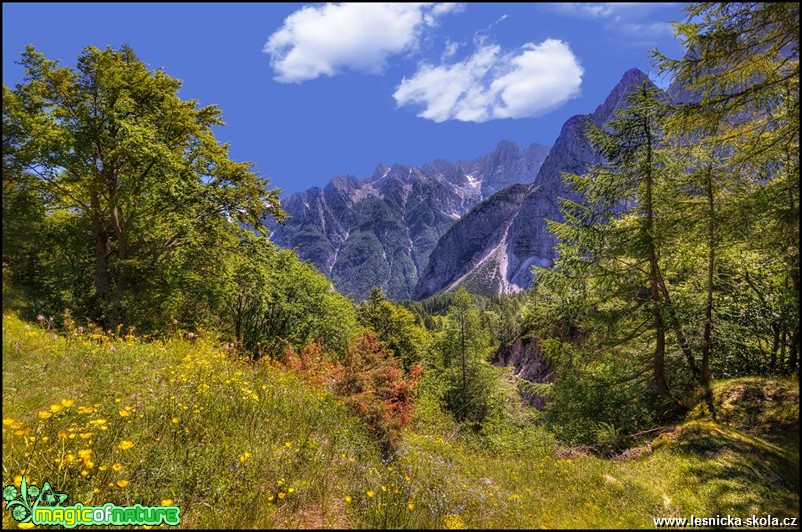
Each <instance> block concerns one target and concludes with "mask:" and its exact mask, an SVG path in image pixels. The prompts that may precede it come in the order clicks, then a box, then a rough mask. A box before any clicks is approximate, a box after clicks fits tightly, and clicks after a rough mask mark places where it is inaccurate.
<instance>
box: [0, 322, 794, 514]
mask: <svg viewBox="0 0 802 532" xmlns="http://www.w3.org/2000/svg"><path fill="white" fill-rule="evenodd" d="M187 336H188V335H187V334H186V333H185V332H184V331H175V334H174V337H173V338H170V339H165V340H159V341H151V342H147V341H144V340H142V339H140V338H136V337H134V336H132V335H128V336H122V337H120V336H110V335H107V334H101V333H99V332H92V333H89V332H87V333H86V334H84V333H83V332H81V333H80V334H76V335H75V336H66V337H65V336H61V335H56V334H54V333H53V332H50V331H46V330H45V327H40V326H37V325H33V324H26V323H24V322H22V321H20V320H19V319H17V318H15V317H13V316H4V318H3V355H4V356H3V376H4V379H3V405H4V413H3V457H4V458H3V465H4V470H5V471H4V474H3V483H4V485H7V484H10V483H13V482H15V477H17V478H16V482H17V483H19V478H18V476H19V475H22V474H25V475H26V476H27V480H28V482H29V483H36V484H41V483H43V482H44V481H49V482H50V483H52V484H53V486H54V489H57V490H58V491H60V492H63V493H67V494H68V495H69V501H70V502H71V503H74V502H75V501H82V502H83V503H85V504H95V503H97V504H101V503H104V502H109V501H111V502H115V503H117V504H126V503H129V502H132V501H136V502H139V503H141V504H153V505H157V506H158V505H161V504H168V503H170V504H175V505H178V506H179V507H180V508H181V522H182V526H183V527H235V528H254V527H255V528H274V527H286V528H320V527H338V528H339V527H371V528H463V527H470V528H509V527H512V528H538V527H546V528H572V527H576V528H651V527H653V526H654V522H653V521H652V518H660V517H666V518H670V517H687V516H689V515H691V514H693V515H695V516H711V517H712V516H715V515H717V514H720V515H726V514H731V515H733V516H741V517H746V516H751V515H752V514H755V515H758V516H763V515H765V514H771V515H772V516H781V517H785V516H798V514H797V512H798V504H799V485H798V480H797V474H798V469H799V449H798V443H797V440H796V435H797V434H798V432H795V431H794V429H791V430H790V431H789V430H788V429H789V427H796V430H797V431H798V408H799V405H798V393H794V392H795V391H796V388H797V387H798V385H797V383H796V382H789V381H782V380H774V381H766V384H765V385H762V387H761V389H766V390H773V392H772V393H771V394H769V396H770V397H771V398H773V399H775V400H776V403H774V404H773V406H772V408H774V410H772V412H774V413H773V414H772V413H767V414H766V416H768V417H765V416H764V418H761V419H764V420H766V419H769V418H771V419H774V417H777V416H776V412H777V411H780V410H781V411H782V412H784V414H783V416H784V417H783V419H782V423H777V424H771V423H761V424H760V425H759V426H755V425H752V424H751V423H750V422H748V420H750V419H753V417H746V418H742V419H741V418H739V419H741V421H740V423H737V424H732V425H729V424H722V425H718V424H714V423H712V422H710V421H708V420H704V419H702V420H699V419H695V420H691V421H689V422H688V423H687V424H684V425H680V426H679V427H677V428H676V429H675V430H674V431H673V432H671V433H669V434H664V435H662V436H659V437H658V438H657V439H656V440H655V441H654V443H652V444H648V445H645V446H641V448H640V450H639V451H638V452H625V453H622V454H620V455H618V456H616V457H614V458H612V459H607V458H600V457H594V456H592V455H590V454H588V453H587V452H580V451H578V450H571V449H567V448H561V447H559V446H558V444H557V442H556V441H555V440H554V438H553V437H552V436H550V435H549V433H547V432H545V430H544V429H542V428H541V427H539V426H537V425H536V424H534V423H532V421H534V417H536V416H537V415H538V414H537V413H536V411H534V410H532V409H530V408H528V407H524V406H522V405H520V404H518V403H517V402H512V403H509V404H508V407H507V412H506V414H505V416H506V422H505V423H504V424H503V425H499V426H493V427H488V428H487V429H486V430H485V431H484V436H481V437H478V436H472V435H470V434H469V433H461V432H460V431H458V430H457V426H456V425H455V424H454V422H453V420H451V419H450V417H448V416H446V415H444V414H443V413H442V412H440V410H439V408H438V407H437V405H436V404H434V403H432V401H431V400H429V399H428V398H427V397H426V396H425V395H423V396H420V397H419V398H418V407H417V410H416V413H415V416H414V419H413V423H412V425H411V426H410V428H409V429H408V430H407V431H406V433H405V434H404V440H403V443H402V445H401V447H400V448H399V451H398V454H397V456H396V458H395V459H394V460H392V461H382V459H381V456H380V454H379V452H378V449H377V448H376V447H374V445H373V444H372V443H371V440H370V438H369V436H368V432H367V430H366V427H364V426H363V425H361V424H360V422H359V421H358V420H357V419H355V418H354V417H352V416H350V415H349V414H348V413H347V412H346V410H345V408H344V407H343V405H342V404H341V403H340V401H339V400H338V399H337V398H335V397H334V396H333V395H332V394H331V393H330V392H328V391H327V390H325V389H324V388H322V387H320V386H316V385H310V384H309V383H307V382H305V381H304V380H302V379H300V378H299V377H298V376H297V375H295V374H294V373H293V372H290V371H288V370H283V369H281V368H280V367H274V365H271V364H265V363H259V364H255V365H254V364H249V363H244V362H241V361H237V360H235V359H234V358H233V356H232V355H231V354H229V353H227V352H226V350H225V349H221V348H218V347H216V346H215V344H214V342H213V341H212V340H211V339H205V338H192V339H186V338H187ZM181 337H183V338H184V339H182V338H181ZM56 368H58V371H56ZM498 378H499V379H500V382H506V381H507V380H508V379H509V378H510V377H509V375H508V373H506V372H503V371H499V373H498ZM45 380H46V381H47V386H36V385H35V384H36V383H41V382H43V381H45ZM758 381H759V380H753V381H752V382H753V384H754V383H756V382H758ZM739 386H740V387H743V386H742V383H740V382H734V383H733V384H727V383H719V385H718V386H717V390H718V392H717V397H718V398H719V399H720V400H721V401H724V402H727V401H728V399H727V398H728V397H730V396H731V395H732V393H734V392H732V390H734V389H740V388H739ZM727 390H730V391H729V392H728V391H727ZM508 391H509V392H510V393H513V392H512V389H511V388H509V387H508ZM759 404H761V403H756V402H751V403H750V405H752V406H755V407H756V406H757V405H759ZM731 407H732V408H738V406H737V404H734V406H733V405H732V403H731ZM750 408H751V407H750ZM772 416H774V417H772ZM789 416H790V417H789ZM730 417H732V415H731V416H730ZM735 417H737V416H735ZM758 417H759V416H758ZM791 418H793V419H791ZM728 419H729V418H728ZM744 420H746V421H747V422H746V424H744V422H745V421H744ZM752 429H755V430H752ZM649 449H653V450H649ZM3 525H4V528H6V527H14V526H16V522H15V521H14V520H12V519H11V517H10V515H8V514H6V515H4V516H3Z"/></svg>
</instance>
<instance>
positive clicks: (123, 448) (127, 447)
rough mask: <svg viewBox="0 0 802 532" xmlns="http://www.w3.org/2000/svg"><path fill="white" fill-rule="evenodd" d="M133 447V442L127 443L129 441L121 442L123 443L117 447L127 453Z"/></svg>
mask: <svg viewBox="0 0 802 532" xmlns="http://www.w3.org/2000/svg"><path fill="white" fill-rule="evenodd" d="M133 446H134V442H132V441H129V440H123V441H121V442H120V445H118V446H117V447H119V448H120V449H121V450H123V451H127V450H128V449H130V448H131V447H133Z"/></svg>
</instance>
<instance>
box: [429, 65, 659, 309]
mask: <svg viewBox="0 0 802 532" xmlns="http://www.w3.org/2000/svg"><path fill="white" fill-rule="evenodd" d="M646 82H648V83H651V80H649V78H648V76H647V75H646V74H644V73H643V72H642V71H640V70H638V69H630V70H627V71H626V72H625V73H624V75H623V76H622V77H621V80H620V81H619V82H618V83H617V84H616V86H615V87H614V88H613V89H612V91H611V92H610V94H609V95H608V96H607V98H606V99H605V100H604V102H602V103H601V104H600V105H599V106H597V107H596V109H595V110H594V111H593V113H590V114H585V115H574V116H572V117H570V118H569V119H568V120H566V121H565V123H564V124H563V127H562V129H561V131H560V135H559V136H558V137H557V140H556V141H555V142H554V145H553V146H552V149H551V150H550V151H549V155H548V156H547V157H546V159H545V161H544V162H543V165H542V166H541V167H540V170H539V171H538V175H537V177H536V178H535V181H534V182H535V183H536V185H537V186H536V187H534V188H533V189H532V190H531V191H530V192H529V193H528V194H526V195H525V196H524V197H521V198H520V204H519V205H518V207H517V209H515V211H514V212H510V211H509V209H508V208H507V207H505V206H504V205H501V204H500V199H499V197H498V196H496V195H494V196H492V197H490V198H488V199H487V200H485V201H484V202H483V204H484V209H485V211H486V212H487V213H489V214H488V217H489V218H492V217H493V216H497V215H498V212H500V211H504V212H507V216H508V217H511V218H510V223H509V227H508V228H507V230H506V231H505V233H504V234H503V235H500V234H496V235H495V237H494V235H487V234H486V233H482V230H481V227H482V225H484V224H485V223H489V222H488V220H486V219H483V218H482V217H476V216H473V217H469V216H465V217H463V218H462V219H461V220H460V221H458V222H456V223H455V224H454V227H452V228H451V230H449V232H448V233H446V234H445V235H443V237H442V238H441V239H440V241H439V242H438V244H437V246H436V247H435V248H434V249H433V250H432V253H431V255H430V257H431V259H430V263H429V264H428V265H427V268H426V270H425V273H424V275H423V276H422V277H421V278H420V280H419V281H418V285H417V286H416V289H415V298H416V299H425V298H426V297H429V296H431V295H434V294H436V293H438V292H441V291H448V290H453V289H455V288H457V287H459V286H465V287H466V288H467V289H468V290H469V291H473V292H474V293H478V294H481V295H486V296H491V295H501V294H506V293H512V292H519V291H521V290H524V289H526V288H528V287H529V286H531V284H532V281H533V276H532V272H531V270H532V266H535V265H537V266H541V267H549V266H551V265H552V264H553V261H554V258H555V257H556V253H555V249H554V248H555V245H556V243H557V241H556V238H555V237H554V236H553V235H552V234H551V233H550V232H549V229H548V220H557V221H559V220H562V215H561V213H560V206H559V198H561V197H568V198H571V199H578V198H577V196H576V195H575V193H573V192H572V191H570V190H569V189H568V187H567V186H566V184H565V183H564V181H563V179H562V173H563V172H570V173H575V174H582V173H584V172H585V171H586V170H587V168H588V167H589V166H590V165H591V164H594V163H598V162H600V157H599V156H598V154H597V153H596V151H595V150H594V149H593V147H592V146H591V145H590V143H589V141H588V139H587V138H586V136H585V125H586V123H587V121H591V122H592V123H593V124H595V125H596V126H598V127H601V126H603V125H604V124H605V123H606V122H607V121H609V120H610V118H612V117H613V115H614V114H615V112H616V111H617V110H618V109H622V108H625V107H626V106H627V105H628V104H627V96H628V95H629V93H630V92H631V90H632V89H633V88H634V87H636V86H638V85H640V84H642V83H646ZM475 234H485V235H486V239H485V240H484V241H483V242H475V241H474V242H470V243H469V244H467V245H468V247H469V249H468V251H467V255H468V256H466V251H465V244H463V243H462V238H461V237H460V236H459V235H475ZM456 257H460V259H457V258H456Z"/></svg>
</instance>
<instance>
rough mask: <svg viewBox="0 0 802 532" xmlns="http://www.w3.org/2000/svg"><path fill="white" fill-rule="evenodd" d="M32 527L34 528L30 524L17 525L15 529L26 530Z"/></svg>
mask: <svg viewBox="0 0 802 532" xmlns="http://www.w3.org/2000/svg"><path fill="white" fill-rule="evenodd" d="M33 527H34V524H33V523H30V522H28V523H17V528H21V529H23V530H27V529H28V528H33Z"/></svg>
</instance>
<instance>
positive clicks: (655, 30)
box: [549, 2, 676, 37]
mask: <svg viewBox="0 0 802 532" xmlns="http://www.w3.org/2000/svg"><path fill="white" fill-rule="evenodd" d="M674 5H676V4H675V3H668V2H666V3H653V2H652V3H649V2H623V3H615V2H595V3H594V2H574V3H567V4H566V3H555V4H549V7H550V9H551V10H552V11H553V12H556V13H559V14H561V15H566V16H570V17H579V18H585V19H598V20H604V21H605V24H604V26H605V28H606V29H608V30H610V31H615V32H617V33H619V34H622V35H627V36H628V37H631V36H636V37H655V36H662V35H666V36H671V35H673V34H674V29H673V27H672V25H671V23H669V22H664V21H652V20H644V19H648V18H649V17H650V16H652V15H653V13H654V12H655V11H658V10H661V9H665V8H666V7H671V6H674ZM636 21H639V22H636Z"/></svg>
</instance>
